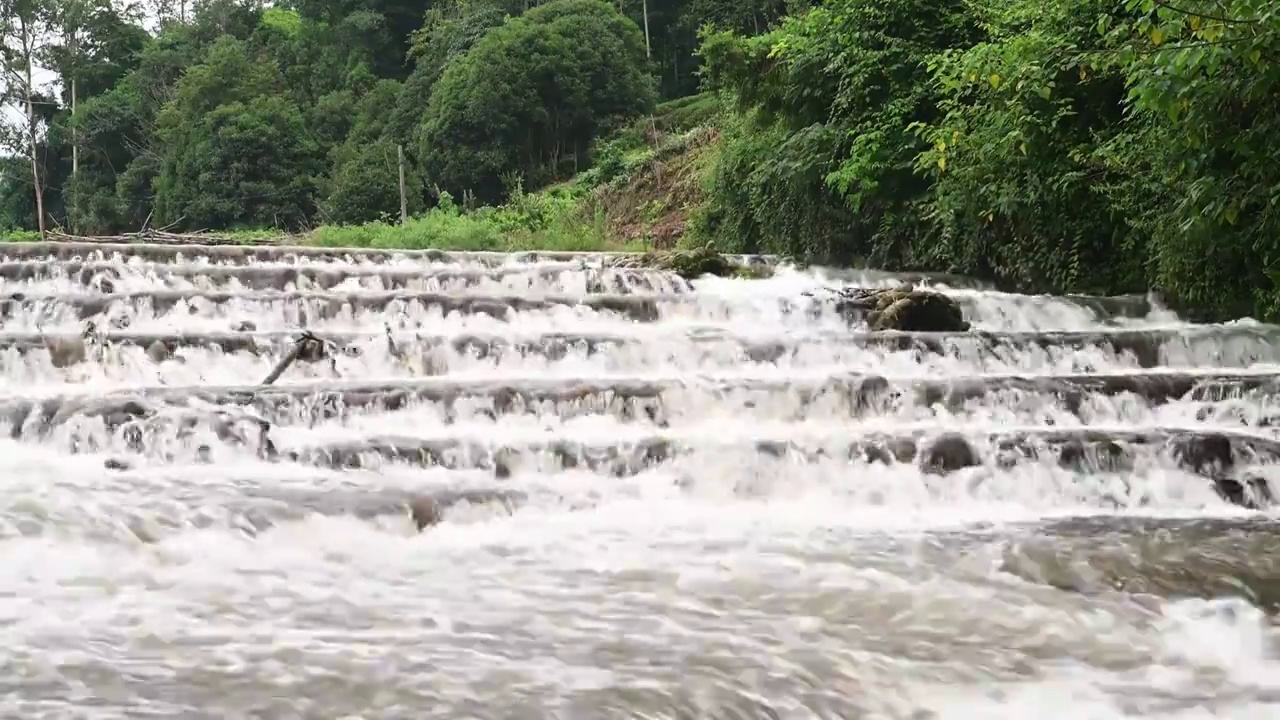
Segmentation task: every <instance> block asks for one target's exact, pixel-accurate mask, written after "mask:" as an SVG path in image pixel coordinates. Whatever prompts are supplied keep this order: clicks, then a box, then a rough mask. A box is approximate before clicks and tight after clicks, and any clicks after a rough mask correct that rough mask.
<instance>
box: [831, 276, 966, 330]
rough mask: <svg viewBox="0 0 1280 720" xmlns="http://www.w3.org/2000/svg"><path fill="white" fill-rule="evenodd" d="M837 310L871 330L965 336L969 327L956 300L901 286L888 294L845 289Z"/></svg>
mask: <svg viewBox="0 0 1280 720" xmlns="http://www.w3.org/2000/svg"><path fill="white" fill-rule="evenodd" d="M836 310H837V311H838V312H840V313H841V314H843V315H844V316H845V318H846V319H848V320H850V321H858V320H863V319H865V320H866V322H867V324H868V325H869V326H870V328H871V329H872V330H875V331H884V330H899V331H903V332H964V331H966V330H968V329H969V323H968V322H967V321H966V320H965V319H964V313H963V312H962V311H961V309H960V306H959V305H958V304H956V301H955V300H952V299H951V298H949V297H947V296H946V295H943V294H942V293H936V292H932V291H930V290H916V289H915V288H914V287H912V286H911V285H900V286H898V287H896V288H892V289H888V290H875V289H867V288H846V289H843V290H841V291H840V299H839V300H838V301H837V302H836Z"/></svg>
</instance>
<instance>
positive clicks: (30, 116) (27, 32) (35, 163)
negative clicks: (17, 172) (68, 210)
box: [20, 19, 47, 240]
mask: <svg viewBox="0 0 1280 720" xmlns="http://www.w3.org/2000/svg"><path fill="white" fill-rule="evenodd" d="M20 22H21V32H22V49H23V52H24V53H25V54H26V61H27V77H26V81H27V83H26V85H27V86H26V88H24V90H25V91H26V96H27V142H28V148H29V150H30V153H31V184H32V186H34V187H35V191H36V224H37V226H38V227H39V228H40V239H41V240H44V239H45V237H46V234H47V231H46V230H45V225H44V188H43V187H41V185H40V162H39V155H38V152H37V143H36V108H35V102H34V98H33V97H32V96H33V95H34V94H35V91H36V89H35V82H34V79H33V77H32V76H33V75H34V74H35V72H34V68H33V58H32V56H33V55H35V42H36V38H35V31H34V30H33V29H32V28H31V26H30V24H29V23H28V22H27V21H26V19H22V20H21V21H20Z"/></svg>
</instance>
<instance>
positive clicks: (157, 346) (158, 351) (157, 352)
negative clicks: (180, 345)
mask: <svg viewBox="0 0 1280 720" xmlns="http://www.w3.org/2000/svg"><path fill="white" fill-rule="evenodd" d="M147 357H149V358H151V362H154V363H162V362H164V361H165V360H168V359H169V358H170V357H172V354H171V353H170V352H169V347H168V346H167V345H165V344H164V343H163V342H161V341H160V340H156V341H154V342H152V343H151V344H150V345H148V346H147Z"/></svg>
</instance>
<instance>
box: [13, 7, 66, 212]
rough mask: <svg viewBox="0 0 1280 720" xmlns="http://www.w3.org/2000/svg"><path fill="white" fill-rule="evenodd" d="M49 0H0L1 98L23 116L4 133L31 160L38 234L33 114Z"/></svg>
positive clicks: (39, 189) (39, 188) (39, 185)
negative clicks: (15, 126)
mask: <svg viewBox="0 0 1280 720" xmlns="http://www.w3.org/2000/svg"><path fill="white" fill-rule="evenodd" d="M52 5H53V3H52V2H51V0H0V82H3V88H2V89H0V93H2V94H0V99H2V100H3V105H4V106H5V107H19V108H21V109H22V111H23V114H24V116H25V119H24V122H23V123H22V125H23V127H22V129H21V130H20V131H19V132H17V133H6V136H7V138H6V139H7V140H8V142H7V143H6V144H8V145H9V148H10V150H13V151H23V150H25V152H26V154H27V155H28V156H29V157H30V160H31V185H32V188H33V192H34V193H35V200H36V216H37V223H38V226H39V229H40V236H41V237H44V235H45V233H46V227H45V213H44V185H43V182H42V180H43V178H42V176H41V172H40V162H39V153H38V147H39V135H40V121H39V116H38V115H37V114H36V104H37V103H38V102H40V99H39V98H38V88H37V87H36V77H35V72H36V56H37V55H38V54H39V53H40V50H41V48H42V47H43V46H44V44H45V42H46V41H47V37H46V36H47V32H48V29H49V19H50V17H51V15H52Z"/></svg>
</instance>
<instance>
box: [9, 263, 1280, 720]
mask: <svg viewBox="0 0 1280 720" xmlns="http://www.w3.org/2000/svg"><path fill="white" fill-rule="evenodd" d="M0 255H4V257H3V259H2V260H0V278H3V288H4V290H3V294H2V296H0V310H2V311H3V312H2V313H0V318H2V319H3V327H2V328H0V366H2V367H3V372H2V373H0V383H3V385H4V387H3V392H2V393H0V411H2V412H3V416H2V418H0V419H3V421H4V424H5V425H6V426H7V427H8V429H9V432H6V433H3V435H2V436H0V437H3V438H4V439H3V440H0V477H3V480H0V483H2V485H0V487H3V503H2V504H0V537H3V542H2V543H0V647H4V648H7V649H6V650H5V651H4V652H3V653H2V654H0V716H2V717H13V718H24V719H27V720H35V719H36V718H93V719H98V718H126V717H127V718H184V719H194V718H272V719H283V718H326V719H336V718H369V719H372V718H378V719H383V718H388V719H390V718H406V719H414V720H418V719H421V718H428V717H430V718H486V719H487V718H511V719H513V720H514V719H517V718H519V719H525V718H565V719H575V720H576V719H578V718H581V719H582V720H605V719H608V718H653V719H657V718H664V719H671V720H676V719H680V720H683V719H685V718H690V719H691V718H716V719H721V718H723V719H725V720H729V719H746V718H786V719H791V718H795V719H800V718H859V719H866V720H890V719H892V720H931V719H937V720H962V719H963V720H968V719H970V718H980V719H981V720H1003V719H1007V720H1025V718H1029V717H1035V718H1038V720H1057V719H1059V718H1060V719H1062V720H1110V719H1112V718H1117V719H1118V718H1153V719H1155V718H1158V719H1164V720H1175V719H1176V720H1198V719H1200V718H1233V719H1240V720H1244V719H1248V718H1259V719H1261V718H1276V717H1280V655H1278V654H1277V652H1278V650H1280V633H1277V631H1276V629H1275V626H1274V625H1273V623H1272V621H1271V619H1270V617H1271V614H1273V613H1274V612H1275V610H1276V608H1277V605H1278V604H1280V524H1277V523H1276V514H1275V513H1274V512H1273V511H1271V510H1268V509H1265V508H1264V509H1262V510H1257V509H1248V508H1245V507H1241V506H1239V505H1237V504H1232V503H1229V502H1227V501H1225V500H1224V499H1223V497H1222V495H1221V494H1220V493H1219V492H1218V491H1217V490H1215V483H1214V481H1212V480H1210V479H1207V478H1206V477H1205V476H1204V475H1205V473H1200V474H1197V473H1194V472H1192V469H1193V468H1191V467H1189V466H1188V463H1187V462H1186V461H1185V459H1181V460H1180V458H1182V457H1183V456H1182V455H1179V454H1178V451H1177V447H1184V446H1185V441H1186V439H1187V438H1192V439H1193V440H1194V438H1197V437H1202V436H1204V437H1214V438H1219V439H1221V438H1223V437H1225V438H1227V440H1226V442H1229V443H1230V447H1231V450H1230V456H1231V458H1232V461H1231V462H1232V464H1231V467H1230V468H1228V471H1229V474H1230V475H1231V476H1232V477H1235V478H1246V477H1248V478H1252V480H1251V482H1253V483H1254V484H1255V486H1254V487H1255V489H1256V485H1257V483H1259V482H1261V481H1262V480H1266V479H1269V478H1271V477H1273V476H1275V473H1273V472H1272V470H1271V468H1272V467H1274V465H1273V464H1272V463H1273V462H1274V460H1275V459H1276V453H1277V451H1276V449H1277V447H1280V432H1277V429H1276V428H1277V426H1280V403H1278V402H1277V400H1276V397H1277V394H1276V385H1275V381H1274V376H1273V373H1275V374H1276V375H1280V366H1277V362H1278V361H1280V330H1278V329H1276V328H1272V327H1268V326H1261V325H1257V324H1251V323H1237V324H1231V325H1222V326H1192V325H1190V324H1188V323H1185V322H1183V321H1181V320H1179V318H1178V317H1177V316H1176V315H1174V314H1173V313H1171V312H1169V311H1167V310H1163V309H1161V308H1159V307H1157V306H1154V305H1153V304H1152V303H1151V302H1148V301H1147V300H1146V299H1144V298H1123V299H1090V298H1053V297H1039V296H1037V297H1031V296H1019V295H1012V294H1004V293H999V292H995V291H993V290H989V289H983V288H982V287H981V286H980V285H979V284H977V283H966V282H964V281H963V280H962V279H956V278H946V279H944V280H943V281H937V282H934V283H933V284H932V285H931V287H933V288H934V289H939V290H942V291H944V292H946V293H947V294H949V295H951V296H952V297H954V298H956V299H957V301H958V302H960V304H961V305H962V307H963V308H964V311H965V315H966V318H967V319H968V320H969V321H970V322H971V323H972V325H973V327H974V330H975V332H973V333H970V334H968V335H967V336H963V337H961V336H952V337H923V336H922V337H888V338H886V337H885V336H871V335H868V334H867V333H865V332H862V331H860V330H858V329H857V328H852V329H851V328H849V327H848V326H847V324H846V323H845V321H844V320H843V319H842V318H841V317H840V316H839V315H838V314H837V313H836V312H835V311H834V310H833V307H832V305H831V303H829V302H827V301H825V300H821V299H820V298H819V299H813V298H809V297H806V296H805V295H804V293H805V292H809V291H816V290H818V289H819V288H821V287H824V286H831V285H837V284H842V283H850V284H857V285H863V286H867V285H874V286H885V287H888V286H892V285H894V284H896V283H897V282H899V281H900V278H896V277H895V276H893V275H891V274H886V273H870V272H851V271H842V272H835V271H825V270H821V269H818V270H809V271H799V270H795V269H792V268H787V267H781V268H779V269H778V271H777V272H776V273H775V274H774V276H773V277H772V278H770V279H762V280H737V279H721V278H704V279H701V280H697V281H694V282H692V283H688V282H685V281H683V280H681V279H679V278H677V277H674V276H672V275H668V274H664V273H658V272H655V271H644V270H631V269H617V268H609V267H605V266H604V265H603V264H602V263H603V262H604V260H603V259H602V258H601V257H600V256H581V257H575V256H554V255H553V256H546V255H544V256H528V255H524V256H516V255H511V256H505V255H496V254H492V255H486V254H479V255H477V254H454V255H449V254H441V253H434V254H426V255H418V256H405V255H398V256H394V257H393V256H391V255H388V254H378V253H366V254H365V255H350V254H344V253H326V252H320V251H317V252H313V253H309V254H301V255H299V254H291V253H287V252H284V251H276V250H264V251H250V250H243V249H215V250H209V251H204V250H200V249H198V248H197V249H193V248H185V249H183V250H182V251H181V252H178V251H175V250H173V249H171V248H163V247H151V248H137V247H128V248H125V247H117V248H108V249H106V250H95V249H92V248H89V247H87V246H75V245H64V246H39V245H32V246H17V245H14V246H10V247H6V248H3V249H0ZM947 283H950V284H947ZM301 328H305V329H307V330H310V331H311V332H313V333H315V334H316V335H317V336H318V337H320V338H322V339H323V340H325V341H326V342H328V343H331V344H330V345H327V346H326V350H325V352H324V353H320V352H318V351H316V348H314V347H312V348H311V351H310V353H309V354H307V355H306V356H304V358H303V359H302V360H300V361H299V362H297V363H296V364H294V365H293V366H291V367H289V368H288V369H287V370H285V372H284V373H283V375H282V376H281V377H280V379H279V380H278V381H277V382H276V384H275V386H273V388H274V389H273V390H272V391H263V392H256V393H255V392H253V390H252V388H248V389H246V387H245V386H253V385H255V384H256V383H258V382H260V381H261V380H262V379H263V378H264V377H265V376H267V374H268V373H269V372H270V371H271V370H272V368H273V366H275V364H276V362H277V361H278V360H279V359H280V357H281V356H282V355H283V354H284V353H285V352H286V351H287V349H288V347H289V346H290V343H291V342H292V338H293V337H294V335H295V334H296V333H297V331H298V330H299V329H301ZM1199 374H1212V375H1213V378H1212V379H1211V380H1205V379H1203V378H1199V377H1198V375H1199ZM1202 380H1204V382H1202ZM1171 388H1172V389H1171ZM1085 431H1088V432H1085ZM944 433H949V434H953V435H954V434H959V435H961V436H963V437H964V438H966V439H967V442H968V446H969V447H970V448H971V450H972V453H973V456H974V460H975V461H976V464H974V463H965V464H967V465H970V466H968V467H962V468H959V469H952V468H948V469H947V471H945V472H943V471H938V470H935V469H931V468H930V467H929V466H928V462H927V457H928V456H929V454H928V448H929V447H930V444H931V443H932V442H934V441H935V440H936V439H937V438H938V437H940V436H942V435H943V434H944ZM1206 433H1211V434H1212V435H1205V434H1206ZM1179 438H1181V440H1179ZM1178 442H1184V446H1178V445H1177V443H1178ZM1215 472H1219V476H1221V472H1220V471H1215ZM1208 474H1212V473H1208ZM1221 486H1222V485H1221V482H1220V483H1219V485H1218V487H1221ZM1272 486H1273V487H1275V485H1274V482H1273V485H1272ZM1255 496H1256V493H1255ZM423 507H428V508H429V512H434V513H437V514H438V515H439V518H438V519H439V522H438V523H436V524H433V525H427V526H426V527H425V528H424V529H422V531H421V532H419V528H418V527H417V525H418V523H416V522H415V519H414V518H415V517H421V515H422V513H421V512H419V513H414V512H411V511H410V508H417V509H419V510H420V509H421V508H423ZM428 514H429V513H428Z"/></svg>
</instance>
